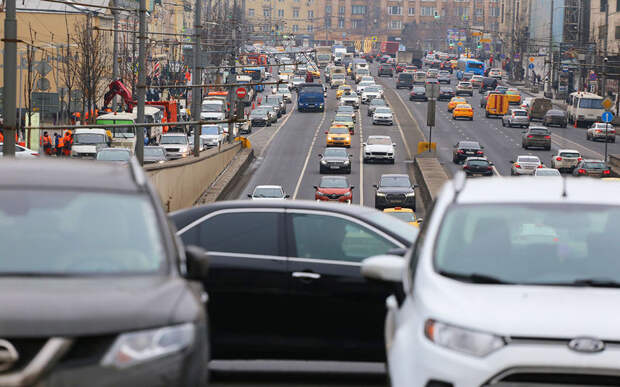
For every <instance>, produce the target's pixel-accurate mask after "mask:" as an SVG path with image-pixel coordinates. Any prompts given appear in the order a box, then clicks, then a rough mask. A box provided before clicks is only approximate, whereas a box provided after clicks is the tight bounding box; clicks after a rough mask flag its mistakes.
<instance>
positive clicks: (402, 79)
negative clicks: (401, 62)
mask: <svg viewBox="0 0 620 387" xmlns="http://www.w3.org/2000/svg"><path fill="white" fill-rule="evenodd" d="M401 87H402V88H403V89H411V88H412V87H413V74H412V73H402V72H401V73H400V74H398V78H397V79H396V89H400V88H401Z"/></svg>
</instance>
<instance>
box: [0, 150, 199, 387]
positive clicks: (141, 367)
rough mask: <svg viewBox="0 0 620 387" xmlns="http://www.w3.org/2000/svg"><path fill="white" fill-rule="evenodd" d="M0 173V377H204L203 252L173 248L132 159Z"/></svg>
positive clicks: (162, 380) (65, 381) (173, 381)
mask: <svg viewBox="0 0 620 387" xmlns="http://www.w3.org/2000/svg"><path fill="white" fill-rule="evenodd" d="M0 174H1V175H2V179H1V181H0V219H2V221H1V222H0V231H1V232H0V243H1V244H2V245H3V246H14V247H15V248H11V249H10V251H8V250H7V251H6V253H4V254H3V255H2V259H0V275H1V276H2V281H0V294H1V296H0V309H1V310H2V315H1V316H0V326H2V340H0V341H1V342H2V345H1V348H2V349H1V351H0V352H1V353H2V360H1V361H0V363H1V364H2V368H0V369H1V371H0V384H1V385H3V386H26V385H37V386H84V385H91V383H94V384H96V385H98V386H102V387H134V386H150V387H170V386H174V387H191V386H202V387H204V386H206V383H207V376H208V370H207V363H208V361H209V352H210V351H209V326H208V319H207V314H206V309H205V300H206V299H207V295H206V293H205V292H204V289H203V288H202V286H201V285H200V283H198V282H195V280H196V279H199V278H200V277H201V276H202V275H204V274H205V273H206V267H207V256H206V254H205V252H204V250H202V249H199V248H196V247H189V246H188V247H187V248H185V251H184V247H183V246H182V245H181V243H180V240H179V239H178V238H177V237H176V236H175V235H174V232H173V229H172V228H171V227H170V223H169V222H168V220H167V218H166V214H165V212H164V210H163V208H162V206H161V200H160V198H159V195H158V194H157V192H156V191H155V190H154V189H153V187H152V186H151V184H150V183H149V179H148V177H147V176H146V175H145V173H144V171H143V170H142V168H141V167H140V166H139V165H138V164H137V163H136V162H135V161H132V162H130V163H129V164H114V163H87V162H80V161H67V160H54V159H49V158H48V159H46V160H44V161H43V160H41V161H37V160H29V161H27V162H26V161H25V160H4V161H2V163H0ZM33 241H36V243H33ZM59 243H60V244H62V247H58V246H59ZM43 370H44V372H43ZM93 375H96V382H93V381H91V382H88V380H90V379H89V378H91V377H93Z"/></svg>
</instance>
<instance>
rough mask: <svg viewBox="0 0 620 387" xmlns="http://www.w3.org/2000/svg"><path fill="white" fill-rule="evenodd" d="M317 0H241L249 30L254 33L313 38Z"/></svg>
mask: <svg viewBox="0 0 620 387" xmlns="http://www.w3.org/2000/svg"><path fill="white" fill-rule="evenodd" d="M319 3H321V0H245V16H246V20H247V22H248V24H249V26H248V27H249V28H250V30H251V31H252V32H253V33H254V34H257V35H258V36H261V35H264V36H266V37H275V38H276V39H277V38H278V37H280V36H284V35H295V36H302V35H303V36H304V37H307V38H309V39H314V34H315V33H316V32H317V31H316V26H317V24H320V23H317V16H318V14H319V12H318V6H319Z"/></svg>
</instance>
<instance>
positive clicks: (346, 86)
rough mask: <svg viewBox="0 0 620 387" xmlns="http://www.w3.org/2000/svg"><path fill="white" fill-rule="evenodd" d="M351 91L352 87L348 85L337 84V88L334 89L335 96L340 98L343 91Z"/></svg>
mask: <svg viewBox="0 0 620 387" xmlns="http://www.w3.org/2000/svg"><path fill="white" fill-rule="evenodd" d="M347 90H348V91H353V88H352V87H351V86H349V85H340V86H338V90H337V91H336V98H338V99H340V97H342V94H344V92H345V91H347Z"/></svg>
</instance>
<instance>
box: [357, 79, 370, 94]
mask: <svg viewBox="0 0 620 387" xmlns="http://www.w3.org/2000/svg"><path fill="white" fill-rule="evenodd" d="M373 85H375V81H362V82H360V83H358V84H357V88H356V89H355V90H356V91H357V92H358V93H360V94H361V93H363V92H364V89H365V88H367V87H368V86H373Z"/></svg>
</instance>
